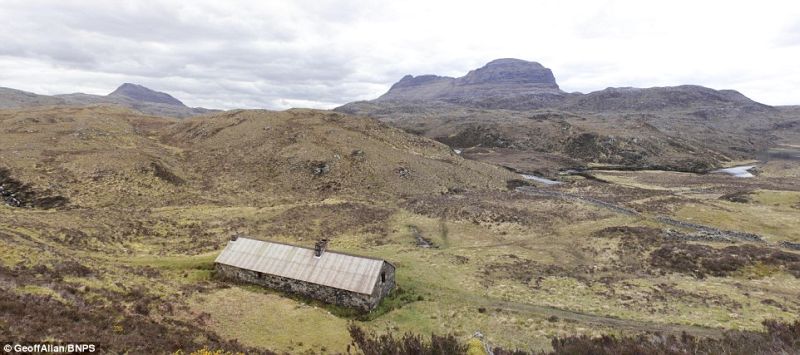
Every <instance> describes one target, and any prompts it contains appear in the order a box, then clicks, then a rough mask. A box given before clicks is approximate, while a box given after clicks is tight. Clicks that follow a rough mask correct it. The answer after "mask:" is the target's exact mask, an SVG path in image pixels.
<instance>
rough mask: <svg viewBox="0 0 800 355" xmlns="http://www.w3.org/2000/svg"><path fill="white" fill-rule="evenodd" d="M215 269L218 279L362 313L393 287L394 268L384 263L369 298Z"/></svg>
mask: <svg viewBox="0 0 800 355" xmlns="http://www.w3.org/2000/svg"><path fill="white" fill-rule="evenodd" d="M387 265H389V266H388V270H385V269H387ZM215 270H216V272H217V275H218V276H219V277H222V278H227V279H230V280H236V281H242V282H247V283H252V284H256V285H261V286H264V287H267V288H271V289H275V290H279V291H283V292H290V293H295V294H300V295H304V296H308V297H311V298H314V299H318V300H321V301H323V302H327V303H331V304H336V305H340V306H344V307H350V308H355V309H358V310H360V311H364V312H368V311H371V310H372V309H373V308H375V307H376V306H377V305H378V303H380V300H381V299H382V298H383V297H384V296H385V295H387V294H388V293H389V292H391V289H392V288H393V287H394V267H393V266H391V265H390V264H389V263H384V266H383V269H382V270H381V272H384V273H385V282H383V283H381V280H380V279H379V280H378V282H377V283H376V285H375V289H374V291H373V292H372V294H371V295H366V294H362V293H358V292H351V291H347V290H342V289H338V288H333V287H328V286H323V285H318V284H315V283H310V282H305V281H300V280H295V279H289V278H285V277H280V276H275V275H269V274H263V273H260V272H256V271H252V270H245V269H240V268H237V267H234V266H230V265H224V264H216V265H215ZM384 270H385V271H384Z"/></svg>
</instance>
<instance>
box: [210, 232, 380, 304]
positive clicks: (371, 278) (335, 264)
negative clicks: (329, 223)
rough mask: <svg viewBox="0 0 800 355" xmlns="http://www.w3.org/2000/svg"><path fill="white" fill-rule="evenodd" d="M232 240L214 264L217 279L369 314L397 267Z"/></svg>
mask: <svg viewBox="0 0 800 355" xmlns="http://www.w3.org/2000/svg"><path fill="white" fill-rule="evenodd" d="M326 246H327V240H322V241H319V242H317V244H316V245H315V247H314V249H310V248H304V247H300V246H295V245H289V244H283V243H276V242H268V241H261V240H256V239H250V238H244V237H238V238H233V239H232V240H231V241H230V242H228V245H227V246H226V247H225V249H224V250H223V251H222V253H221V254H220V255H219V256H218V257H217V259H216V260H215V265H214V268H215V270H216V273H217V275H219V276H221V277H223V278H226V279H231V280H236V281H242V282H247V283H253V284H257V285H262V286H265V287H268V288H271V289H275V290H280V291H283V292H289V293H294V294H299V295H303V296H307V297H311V298H314V299H318V300H321V301H324V302H327V303H332V304H336V305H340V306H345V307H350V308H355V309H358V310H360V311H364V312H368V311H371V310H372V309H374V308H375V307H376V306H377V305H378V303H380V301H381V299H383V297H385V296H386V295H388V294H389V292H391V291H392V289H393V288H394V285H395V283H394V272H395V267H394V265H392V264H391V263H389V262H387V261H385V260H381V259H374V258H369V257H364V256H356V255H349V254H345V253H340V252H334V251H327V250H325V248H326Z"/></svg>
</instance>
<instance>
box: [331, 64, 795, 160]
mask: <svg viewBox="0 0 800 355" xmlns="http://www.w3.org/2000/svg"><path fill="white" fill-rule="evenodd" d="M335 110H336V111H339V112H345V113H350V114H360V115H368V116H373V117H376V118H378V119H380V120H383V121H385V122H388V123H390V124H392V125H395V126H397V127H400V128H403V129H405V130H408V131H411V132H415V133H418V134H422V135H425V136H427V137H430V138H434V139H437V140H439V141H441V142H444V143H446V144H448V145H450V146H451V147H453V148H458V149H460V150H463V151H464V154H465V155H466V156H468V157H472V158H475V159H481V160H486V161H491V162H493V163H496V164H501V165H506V166H510V167H513V168H515V169H518V170H522V171H533V170H536V171H540V172H543V173H546V174H554V173H555V171H556V170H560V169H569V168H574V167H583V166H587V165H589V164H611V165H615V166H622V167H625V168H633V169H644V168H654V169H667V170H683V171H698V172H703V171H708V170H709V169H712V168H714V167H717V166H719V165H721V164H722V163H723V162H725V161H731V160H737V159H750V158H753V157H754V156H755V154H756V152H758V151H761V150H763V149H765V148H766V147H768V146H769V145H771V144H773V141H774V139H773V138H774V133H775V132H776V127H785V126H786V124H782V123H781V122H783V120H785V119H788V118H786V117H787V115H786V114H785V113H784V112H787V110H785V109H781V110H779V109H776V108H773V107H770V106H768V105H764V104H760V103H758V102H755V101H753V100H751V99H749V98H747V97H746V96H744V95H742V94H741V93H739V92H737V91H734V90H714V89H711V88H706V87H702V86H696V85H682V86H674V87H654V88H607V89H605V90H600V91H596V92H591V93H588V94H582V93H566V92H564V91H562V90H561V89H560V88H559V86H558V84H557V82H556V79H555V76H554V75H553V73H552V71H551V70H550V69H547V68H546V67H544V66H543V65H541V64H539V63H537V62H531V61H524V60H519V59H497V60H494V61H491V62H489V63H487V64H486V65H485V66H483V67H481V68H478V69H475V70H472V71H470V72H469V73H467V74H466V75H464V76H462V77H459V78H451V77H442V76H436V75H421V76H411V75H407V76H405V77H403V78H402V79H401V80H400V81H398V82H397V83H395V84H394V85H393V86H392V87H391V88H390V89H389V91H388V92H386V93H385V94H384V95H382V96H380V97H378V98H376V99H375V100H371V101H359V102H352V103H349V104H346V105H343V106H341V107H338V108H336V109H335Z"/></svg>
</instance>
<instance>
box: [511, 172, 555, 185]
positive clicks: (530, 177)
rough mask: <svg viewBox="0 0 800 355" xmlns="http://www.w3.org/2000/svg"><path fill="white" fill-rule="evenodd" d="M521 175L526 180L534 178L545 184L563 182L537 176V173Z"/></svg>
mask: <svg viewBox="0 0 800 355" xmlns="http://www.w3.org/2000/svg"><path fill="white" fill-rule="evenodd" d="M520 175H521V176H522V178H523V179H525V180H533V181H536V182H541V183H542V184H545V185H557V184H560V183H561V181H555V180H550V179H546V178H543V177H541V176H536V175H527V174H520Z"/></svg>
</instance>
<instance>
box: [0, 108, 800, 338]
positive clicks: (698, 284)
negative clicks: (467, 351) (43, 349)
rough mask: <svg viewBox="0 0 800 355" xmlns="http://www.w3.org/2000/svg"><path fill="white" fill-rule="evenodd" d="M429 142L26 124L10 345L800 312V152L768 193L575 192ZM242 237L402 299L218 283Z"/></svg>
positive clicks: (254, 117) (296, 118) (547, 169)
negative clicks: (325, 249) (365, 308)
mask: <svg viewBox="0 0 800 355" xmlns="http://www.w3.org/2000/svg"><path fill="white" fill-rule="evenodd" d="M542 124H543V125H551V126H554V127H559V125H561V124H563V123H561V121H560V119H556V120H555V121H553V120H551V119H545V120H544V121H543V122H542ZM401 127H402V125H401ZM558 130H559V131H560V128H559V129H558ZM406 131H407V129H404V130H401V129H398V128H394V127H391V126H389V125H387V124H385V123H381V122H379V121H377V120H374V119H371V118H367V117H360V116H351V115H348V114H343V113H340V112H333V111H321V110H306V109H293V110H288V111H281V112H274V111H265V110H234V111H227V112H221V113H210V114H207V115H203V116H198V117H193V118H187V119H175V118H166V117H155V116H149V115H145V114H143V113H140V112H136V111H133V110H131V109H128V108H123V107H115V106H105V105H100V106H82V107H52V106H48V107H32V108H24V109H13V110H2V111H0V135H2V138H3V139H2V140H0V155H1V156H2V157H3V158H2V161H1V162H0V163H1V165H0V166H1V167H2V168H3V169H4V170H3V171H2V174H0V178H2V179H3V181H1V182H0V183H2V184H3V186H4V187H5V189H6V190H5V191H6V192H5V195H4V198H8V197H10V196H11V194H13V196H14V198H16V199H17V200H18V201H19V204H15V203H8V202H6V203H4V204H0V239H2V243H3V246H4V247H3V248H2V251H0V253H1V254H2V257H1V258H0V260H1V262H0V282H1V283H2V284H3V285H4V287H3V288H2V289H1V290H0V297H2V304H3V307H4V308H3V309H4V312H3V313H2V315H0V329H2V330H3V332H6V333H7V334H10V335H13V336H16V337H20V338H29V339H37V337H41V336H42V335H43V334H46V336H47V337H50V338H55V339H63V338H69V339H78V340H80V339H87V340H88V339H91V340H93V341H100V342H102V343H103V344H108V346H109V347H110V349H126V350H128V351H132V352H152V351H157V350H158V349H165V348H168V349H173V350H179V349H183V350H185V351H192V350H195V349H198V348H203V347H206V348H209V349H219V348H221V349H228V350H231V351H243V352H257V351H274V352H278V353H338V352H346V351H347V347H348V344H349V342H350V340H349V335H348V334H347V326H348V324H351V323H355V324H357V325H359V326H361V327H363V328H365V329H367V330H373V331H377V332H393V333H404V332H411V333H415V334H430V333H432V332H433V333H437V334H454V335H455V336H457V337H458V338H459V339H465V340H466V339H469V338H470V337H471V336H472V334H474V333H475V332H476V331H480V332H481V333H482V334H483V335H484V336H485V341H486V342H488V343H491V344H493V345H495V346H501V347H503V348H509V349H514V348H519V349H523V350H527V351H541V350H544V351H547V350H548V349H551V345H550V344H551V340H552V338H553V337H563V336H570V335H576V334H577V335H580V334H585V335H589V336H600V335H602V334H616V335H632V334H639V333H641V332H646V331H657V332H661V333H666V334H678V335H679V334H680V333H682V332H687V333H689V334H692V335H696V336H702V337H713V338H719V337H721V336H722V335H723V333H724V332H725V331H728V330H742V331H756V332H758V331H762V330H763V326H762V322H763V321H764V320H767V319H774V320H782V321H786V322H791V321H794V320H795V319H796V314H798V313H800V300H798V298H797V295H798V294H800V252H798V251H797V248H796V247H795V246H796V245H798V243H800V234H798V233H797V231H800V218H798V216H800V185H798V184H797V177H798V176H800V172H798V167H797V164H796V160H792V159H791V154H790V153H789V154H787V153H786V151H787V150H791V149H792V147H795V146H796V145H795V144H797V142H795V143H791V142H790V141H786V143H782V144H784V145H782V146H776V147H775V148H773V149H774V151H778V152H779V154H770V159H769V160H768V161H759V162H757V163H752V162H750V161H746V160H741V161H734V160H731V161H729V162H727V163H726V164H729V165H731V166H733V165H748V164H749V165H757V172H756V174H755V176H754V177H752V178H737V177H735V176H730V175H726V174H716V173H705V174H698V173H691V172H680V171H660V170H627V171H624V170H602V165H596V166H595V168H593V169H591V170H586V171H584V173H582V174H581V175H574V174H573V175H569V174H559V173H558V172H559V171H561V169H562V168H565V167H567V166H570V165H571V163H570V162H571V161H569V160H566V158H564V157H562V156H560V155H558V154H555V155H547V154H551V153H543V154H542V155H533V156H534V157H533V158H532V159H536V160H530V161H529V160H523V159H520V160H514V161H505V160H503V159H504V157H506V156H510V157H514V156H519V157H523V156H525V154H524V153H521V152H520V151H514V150H513V148H507V149H510V150H503V149H506V148H498V147H491V148H487V147H483V146H480V145H475V146H470V144H469V141H468V140H465V141H457V143H458V144H457V145H456V144H452V145H450V146H448V145H445V144H444V143H442V142H437V141H435V140H432V139H428V138H425V137H421V136H417V135H414V134H411V133H408V132H406ZM784 134H785V135H787V137H789V138H790V137H791V134H790V133H784ZM426 135H427V133H426ZM482 137H484V138H485V136H482ZM531 137H532V138H536V137H539V136H531ZM537 144H538V143H537ZM454 148H457V149H463V153H462V154H457V153H456V152H455V151H454V150H453V149H454ZM704 149H705V148H704ZM506 153H507V154H506ZM525 159H527V158H525ZM539 159H541V161H543V162H545V164H543V165H539V164H538V160H539ZM520 161H523V162H524V163H525V164H527V165H524V164H521V163H516V162H520ZM548 164H549V165H548ZM503 166H508V167H510V168H514V169H517V171H524V172H530V173H534V174H536V175H539V174H541V175H540V176H544V177H548V178H551V179H553V180H555V181H558V182H559V183H558V184H546V183H541V182H538V181H537V180H535V179H525V178H524V177H523V176H521V175H520V174H519V173H517V172H514V171H512V170H514V169H512V170H509V169H507V168H504V167H503ZM515 167H522V168H515ZM720 167H721V166H720ZM12 190H13V191H12ZM6 201H8V200H6ZM54 201H55V202H54ZM235 234H244V235H250V236H254V237H260V238H265V239H271V240H277V241H282V242H289V243H296V244H301V245H309V246H310V245H313V243H314V242H315V241H316V240H318V239H320V238H328V239H330V244H329V248H330V249H332V250H338V251H345V252H351V253H356V254H359V255H367V256H373V257H378V258H383V259H386V260H390V261H391V262H392V263H394V264H395V265H396V266H397V275H396V277H397V283H398V286H399V288H398V289H397V290H396V292H395V294H394V295H392V296H390V297H389V298H388V299H386V300H384V302H383V303H382V305H381V306H379V308H378V309H377V310H376V311H374V312H373V313H371V314H369V315H367V316H359V315H356V314H353V313H352V312H351V311H349V310H346V309H341V308H338V307H333V306H329V305H325V304H321V303H319V302H317V301H312V300H308V299H302V298H299V297H296V296H292V295H288V294H280V293H276V292H273V291H270V290H267V289H263V288H259V287H255V286H249V285H243V284H232V283H229V282H224V281H221V280H218V279H217V278H215V277H214V275H213V261H214V258H215V257H216V255H217V254H218V253H219V252H220V250H221V249H222V248H223V247H224V246H225V244H226V243H227V241H228V240H229V238H230V237H231V236H232V235H235ZM731 236H733V237H731ZM736 236H756V238H753V239H747V238H740V237H736ZM420 240H424V241H426V243H428V244H430V245H421V244H420V242H419V241H420ZM423 246H426V247H423ZM31 309H34V310H36V311H37V312H42V313H45V314H59V315H65V317H55V318H52V317H51V318H48V319H44V318H41V319H39V318H25V317H23V315H24V314H27V312H30V311H31ZM70 317H72V318H70ZM19 319H25V321H24V322H20V321H19ZM71 319H81V320H79V321H73V320H71ZM83 319H85V321H84V320H83ZM156 334H157V336H156ZM189 334H191V336H189Z"/></svg>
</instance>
